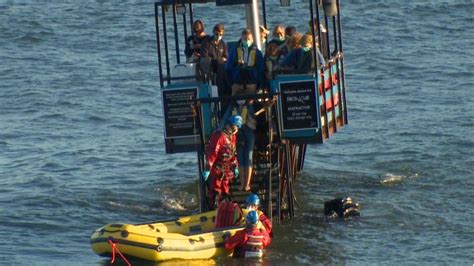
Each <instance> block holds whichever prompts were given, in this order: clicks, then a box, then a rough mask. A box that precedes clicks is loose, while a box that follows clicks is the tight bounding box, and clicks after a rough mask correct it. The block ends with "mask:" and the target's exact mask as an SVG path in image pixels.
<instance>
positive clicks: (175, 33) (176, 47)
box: [173, 5, 181, 64]
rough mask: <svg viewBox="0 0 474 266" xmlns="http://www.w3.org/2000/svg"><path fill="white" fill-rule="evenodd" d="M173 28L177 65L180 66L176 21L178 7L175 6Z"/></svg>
mask: <svg viewBox="0 0 474 266" xmlns="http://www.w3.org/2000/svg"><path fill="white" fill-rule="evenodd" d="M173 27H174V47H175V50H176V63H177V64H180V63H181V60H180V58H179V38H178V23H177V21H176V5H173Z"/></svg>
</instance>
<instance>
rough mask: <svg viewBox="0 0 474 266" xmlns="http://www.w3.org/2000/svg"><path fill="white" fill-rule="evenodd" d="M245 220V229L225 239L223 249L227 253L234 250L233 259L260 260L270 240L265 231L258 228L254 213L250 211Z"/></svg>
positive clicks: (256, 215)
mask: <svg viewBox="0 0 474 266" xmlns="http://www.w3.org/2000/svg"><path fill="white" fill-rule="evenodd" d="M245 220H246V224H247V226H246V227H245V229H242V230H240V231H237V233H235V235H233V236H231V237H227V238H226V239H225V242H224V247H225V249H227V250H228V251H231V250H234V254H233V257H234V258H261V257H262V256H263V249H264V248H265V247H267V246H268V245H270V243H271V241H272V240H271V238H270V236H269V235H268V233H267V230H265V229H264V228H259V227H258V224H259V222H260V221H259V218H258V213H257V212H256V211H250V212H249V213H248V214H247V216H245Z"/></svg>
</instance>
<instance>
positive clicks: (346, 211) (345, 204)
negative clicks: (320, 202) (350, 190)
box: [324, 197, 360, 219]
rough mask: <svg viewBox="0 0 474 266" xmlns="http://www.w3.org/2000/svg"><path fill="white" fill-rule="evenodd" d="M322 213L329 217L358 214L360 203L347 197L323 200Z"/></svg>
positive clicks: (344, 216) (345, 216) (346, 216)
mask: <svg viewBox="0 0 474 266" xmlns="http://www.w3.org/2000/svg"><path fill="white" fill-rule="evenodd" d="M324 215H326V218H330V219H331V218H348V217H351V216H360V205H359V203H356V202H353V201H352V199H351V198H349V197H346V198H336V199H333V200H329V201H326V202H324Z"/></svg>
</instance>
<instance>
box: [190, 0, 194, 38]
mask: <svg viewBox="0 0 474 266" xmlns="http://www.w3.org/2000/svg"><path fill="white" fill-rule="evenodd" d="M189 23H190V24H189V27H190V29H191V34H192V32H193V23H194V14H193V4H191V3H189Z"/></svg>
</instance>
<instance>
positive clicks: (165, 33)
mask: <svg viewBox="0 0 474 266" xmlns="http://www.w3.org/2000/svg"><path fill="white" fill-rule="evenodd" d="M161 16H162V20H163V35H164V39H163V41H164V45H165V60H166V79H167V82H168V84H170V82H171V78H170V76H171V70H170V56H169V54H168V31H167V30H166V13H165V8H164V6H161Z"/></svg>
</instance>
